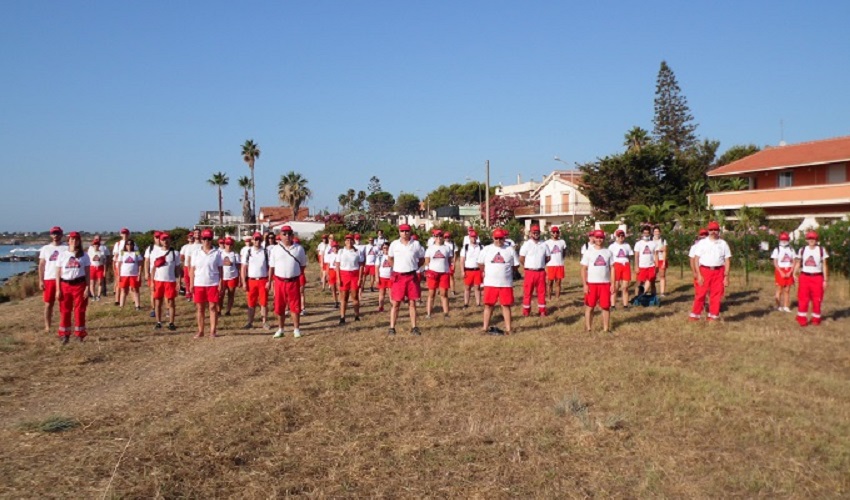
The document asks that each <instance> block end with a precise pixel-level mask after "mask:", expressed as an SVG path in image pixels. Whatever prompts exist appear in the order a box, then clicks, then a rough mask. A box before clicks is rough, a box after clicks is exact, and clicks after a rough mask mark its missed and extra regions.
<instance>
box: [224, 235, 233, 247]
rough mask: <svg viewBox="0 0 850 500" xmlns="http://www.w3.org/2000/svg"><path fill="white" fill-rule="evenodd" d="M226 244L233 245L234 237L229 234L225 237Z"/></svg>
mask: <svg viewBox="0 0 850 500" xmlns="http://www.w3.org/2000/svg"><path fill="white" fill-rule="evenodd" d="M224 244H225V245H232V244H233V238H231V237H230V236H228V237H227V238H225V239H224Z"/></svg>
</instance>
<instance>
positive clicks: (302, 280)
mask: <svg viewBox="0 0 850 500" xmlns="http://www.w3.org/2000/svg"><path fill="white" fill-rule="evenodd" d="M292 243H293V244H294V245H298V246H301V240H300V239H299V238H298V236H293V237H292ZM302 248H303V247H302ZM304 254H305V255H306V254H307V250H306V249H305V250H304ZM306 271H307V268H306V267H305V268H304V269H302V270H301V276H299V277H298V287H299V291H300V293H301V316H304V315H305V314H307V272H306Z"/></svg>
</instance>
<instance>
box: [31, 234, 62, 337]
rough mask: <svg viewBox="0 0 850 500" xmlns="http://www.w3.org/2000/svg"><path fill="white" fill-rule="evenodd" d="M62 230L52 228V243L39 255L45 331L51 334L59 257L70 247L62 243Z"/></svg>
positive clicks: (39, 281) (39, 276)
mask: <svg viewBox="0 0 850 500" xmlns="http://www.w3.org/2000/svg"><path fill="white" fill-rule="evenodd" d="M62 234H63V233H62V228H61V227H59V226H53V227H52V228H50V243H48V244H47V245H44V246H43V247H41V250H40V251H39V253H38V278H39V279H38V283H39V288H41V291H42V300H44V331H45V332H50V325H51V323H52V322H53V305H54V304H55V303H56V292H57V286H58V284H59V282H58V281H56V270H57V269H58V266H57V263H58V262H59V256H60V255H62V252H65V251H67V250H68V245H65V244H63V243H62Z"/></svg>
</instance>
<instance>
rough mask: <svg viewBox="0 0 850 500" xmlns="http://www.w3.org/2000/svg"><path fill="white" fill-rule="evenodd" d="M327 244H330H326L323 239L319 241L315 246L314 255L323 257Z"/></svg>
mask: <svg viewBox="0 0 850 500" xmlns="http://www.w3.org/2000/svg"><path fill="white" fill-rule="evenodd" d="M329 246H330V245H328V244H327V243H325V242H324V241H322V242H320V243H319V245H318V246H317V247H316V255H317V256H319V257H321V258H322V259H324V258H325V250H327V249H328V247H329Z"/></svg>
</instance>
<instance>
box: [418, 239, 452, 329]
mask: <svg viewBox="0 0 850 500" xmlns="http://www.w3.org/2000/svg"><path fill="white" fill-rule="evenodd" d="M453 260H454V252H453V251H452V248H451V247H450V246H449V245H447V244H446V238H445V236H443V232H442V231H440V232H438V233H436V234H435V235H434V243H433V244H432V245H429V246H428V248H427V249H426V250H425V280H426V284H427V286H428V300H427V301H426V303H425V316H426V317H428V318H430V317H431V311H432V310H433V307H434V298H435V297H436V296H437V290H439V292H440V304H442V306H443V316H445V317H448V316H449V287H450V286H451V276H452V275H451V266H452V261H453Z"/></svg>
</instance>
